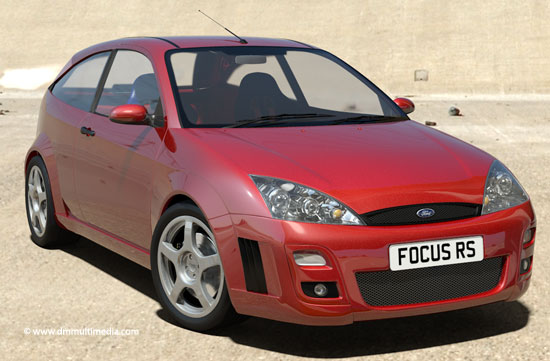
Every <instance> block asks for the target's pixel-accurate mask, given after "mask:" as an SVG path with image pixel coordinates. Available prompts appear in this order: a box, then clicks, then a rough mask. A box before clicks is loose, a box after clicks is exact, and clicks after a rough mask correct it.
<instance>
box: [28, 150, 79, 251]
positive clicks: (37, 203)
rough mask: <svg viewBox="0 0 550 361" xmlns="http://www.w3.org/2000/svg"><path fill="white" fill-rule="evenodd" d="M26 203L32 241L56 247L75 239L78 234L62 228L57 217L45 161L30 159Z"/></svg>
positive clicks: (39, 244) (41, 245)
mask: <svg viewBox="0 0 550 361" xmlns="http://www.w3.org/2000/svg"><path fill="white" fill-rule="evenodd" d="M25 201H26V202H25V204H26V209H27V221H28V222H29V228H30V230H31V239H32V241H33V242H34V243H35V244H37V245H38V246H40V247H43V248H54V247H58V246H61V245H63V244H66V243H69V242H72V241H74V240H75V239H77V238H78V235H76V234H74V233H72V232H70V231H68V230H66V229H63V228H61V227H60V226H59V225H58V224H57V221H56V219H55V210H54V207H53V198H52V191H51V186H50V178H49V177H48V171H47V170H46V166H45V165H44V161H43V160H42V158H40V157H39V156H35V157H34V158H32V159H31V160H30V161H29V165H28V166H27V172H26V177H25Z"/></svg>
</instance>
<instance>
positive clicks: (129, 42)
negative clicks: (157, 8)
mask: <svg viewBox="0 0 550 361" xmlns="http://www.w3.org/2000/svg"><path fill="white" fill-rule="evenodd" d="M244 39H246V41H247V44H243V43H241V42H240V41H239V39H237V38H236V37H234V36H136V37H128V38H121V39H116V40H110V41H106V42H103V43H99V44H96V45H92V46H90V47H88V48H86V49H83V50H81V51H79V52H78V53H76V54H75V55H73V57H72V58H71V60H70V61H69V62H68V63H67V64H66V65H65V66H64V67H63V69H61V71H60V72H59V74H58V76H57V77H56V80H57V79H58V78H59V77H60V76H61V75H63V74H64V73H65V72H66V71H67V70H68V69H69V68H71V67H72V66H73V65H74V64H76V63H78V62H80V61H81V60H83V59H85V58H87V57H89V56H90V55H92V54H95V53H98V52H101V51H106V50H111V49H120V48H128V47H130V48H142V49H146V50H148V51H149V52H151V53H157V52H161V53H164V52H165V51H167V50H173V49H188V48H208V47H222V46H243V47H247V46H275V47H292V48H315V47H314V46H311V45H308V44H305V43H301V42H299V41H295V40H289V39H274V38H258V37H244Z"/></svg>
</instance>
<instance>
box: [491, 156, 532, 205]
mask: <svg viewBox="0 0 550 361" xmlns="http://www.w3.org/2000/svg"><path fill="white" fill-rule="evenodd" d="M528 199H529V196H527V193H526V192H525V191H524V190H523V188H522V187H521V185H520V184H519V182H518V181H517V179H516V178H515V177H514V175H513V174H512V172H510V171H509V170H508V169H507V168H506V167H505V166H504V165H503V164H502V163H500V162H499V161H498V160H495V161H494V162H493V164H492V165H491V169H490V170H489V174H488V175H487V181H486V182H485V193H484V194H483V209H482V210H481V214H488V213H493V212H497V211H500V210H503V209H506V208H510V207H514V206H517V205H518V204H521V203H523V202H525V201H527V200H528Z"/></svg>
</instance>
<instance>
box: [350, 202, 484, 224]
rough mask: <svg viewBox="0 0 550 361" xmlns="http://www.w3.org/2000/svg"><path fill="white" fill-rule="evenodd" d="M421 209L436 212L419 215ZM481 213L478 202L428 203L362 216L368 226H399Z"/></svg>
mask: <svg viewBox="0 0 550 361" xmlns="http://www.w3.org/2000/svg"><path fill="white" fill-rule="evenodd" d="M421 209H431V210H433V211H434V214H433V215H432V216H431V217H426V218H422V217H419V216H418V215H417V212H418V211H420V210H421ZM480 214H481V206H480V205H478V204H471V203H427V204H413V205H408V206H401V207H393V208H385V209H380V210H377V211H373V212H369V213H365V214H362V215H361V218H362V219H363V221H364V222H365V223H366V224H367V225H368V226H398V225H406V224H422V223H434V222H445V221H453V220H457V219H464V218H470V217H475V216H479V215H480Z"/></svg>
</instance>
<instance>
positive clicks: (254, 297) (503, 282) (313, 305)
mask: <svg viewBox="0 0 550 361" xmlns="http://www.w3.org/2000/svg"><path fill="white" fill-rule="evenodd" d="M210 224H211V226H212V228H213V230H214V234H215V236H216V239H217V242H218V246H219V248H220V254H221V257H222V263H223V265H224V271H225V275H226V280H227V284H228V287H229V294H230V297H231V301H232V303H233V306H234V307H235V309H236V311H237V312H239V313H242V314H247V315H252V316H258V317H263V318H269V319H275V320H279V321H285V322H292V323H300V324H309V325H342V324H349V323H352V322H354V321H362V320H371V319H380V318H391V317H402V316H411V315H420V314H427V313H434V312H442V311H447V310H455V309H460V308H467V307H473V306H477V305H482V304H487V303H492V302H497V301H512V300H515V299H517V298H519V297H520V296H521V295H522V294H523V293H524V292H525V291H526V290H527V288H528V285H529V280H530V277H531V271H532V267H531V268H530V269H529V271H527V272H524V273H522V274H520V262H521V260H523V259H525V258H529V257H532V256H533V249H534V240H533V241H531V242H530V243H528V244H526V245H525V246H524V245H523V244H522V239H523V233H524V231H525V230H526V229H528V228H531V227H534V226H535V216H534V213H533V210H532V207H531V204H530V202H526V203H524V204H522V205H519V206H517V207H513V208H511V209H507V210H504V211H500V212H496V213H493V214H489V215H484V216H480V217H475V218H470V219H464V220H459V221H451V222H442V223H432V224H424V225H413V226H389V227H369V226H337V225H322V224H309V223H300V222H288V221H280V220H275V219H270V218H264V217H257V216H249V215H226V216H222V217H218V218H215V219H211V220H210ZM473 235H481V236H483V239H484V254H485V255H484V256H485V258H486V259H487V258H493V257H502V258H503V266H502V272H501V273H500V281H499V282H498V284H497V285H496V287H494V288H492V289H490V290H489V291H486V292H482V293H478V294H473V295H469V296H465V297H461V298H455V299H447V300H442V301H433V302H425V303H417V304H407V305H391V306H372V305H369V304H367V303H366V302H365V300H364V299H363V296H362V294H361V292H360V289H359V286H358V283H357V279H356V273H358V272H373V271H382V270H388V269H389V258H388V247H389V245H390V244H396V243H405V242H417V241H427V240H438V239H447V238H458V237H463V236H473ZM239 238H241V239H248V240H254V241H257V244H258V246H259V251H260V254H261V262H262V268H263V273H264V275H265V276H264V277H265V285H266V289H267V292H266V293H259V292H250V291H247V284H246V282H245V277H244V273H245V270H244V268H243V263H242V262H243V261H242V258H241V253H240V250H239V246H238V242H237V239H239ZM298 250H313V251H317V252H319V253H321V254H323V256H324V257H325V259H327V261H328V263H327V265H326V266H322V267H319V266H317V267H313V266H308V267H300V266H297V265H296V263H295V262H294V258H293V252H295V251H298ZM531 260H532V258H531ZM531 265H532V263H531ZM401 272H403V271H401ZM302 282H336V284H337V287H338V291H339V296H338V297H336V298H314V297H309V296H307V295H306V294H305V293H304V292H303V290H302Z"/></svg>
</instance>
